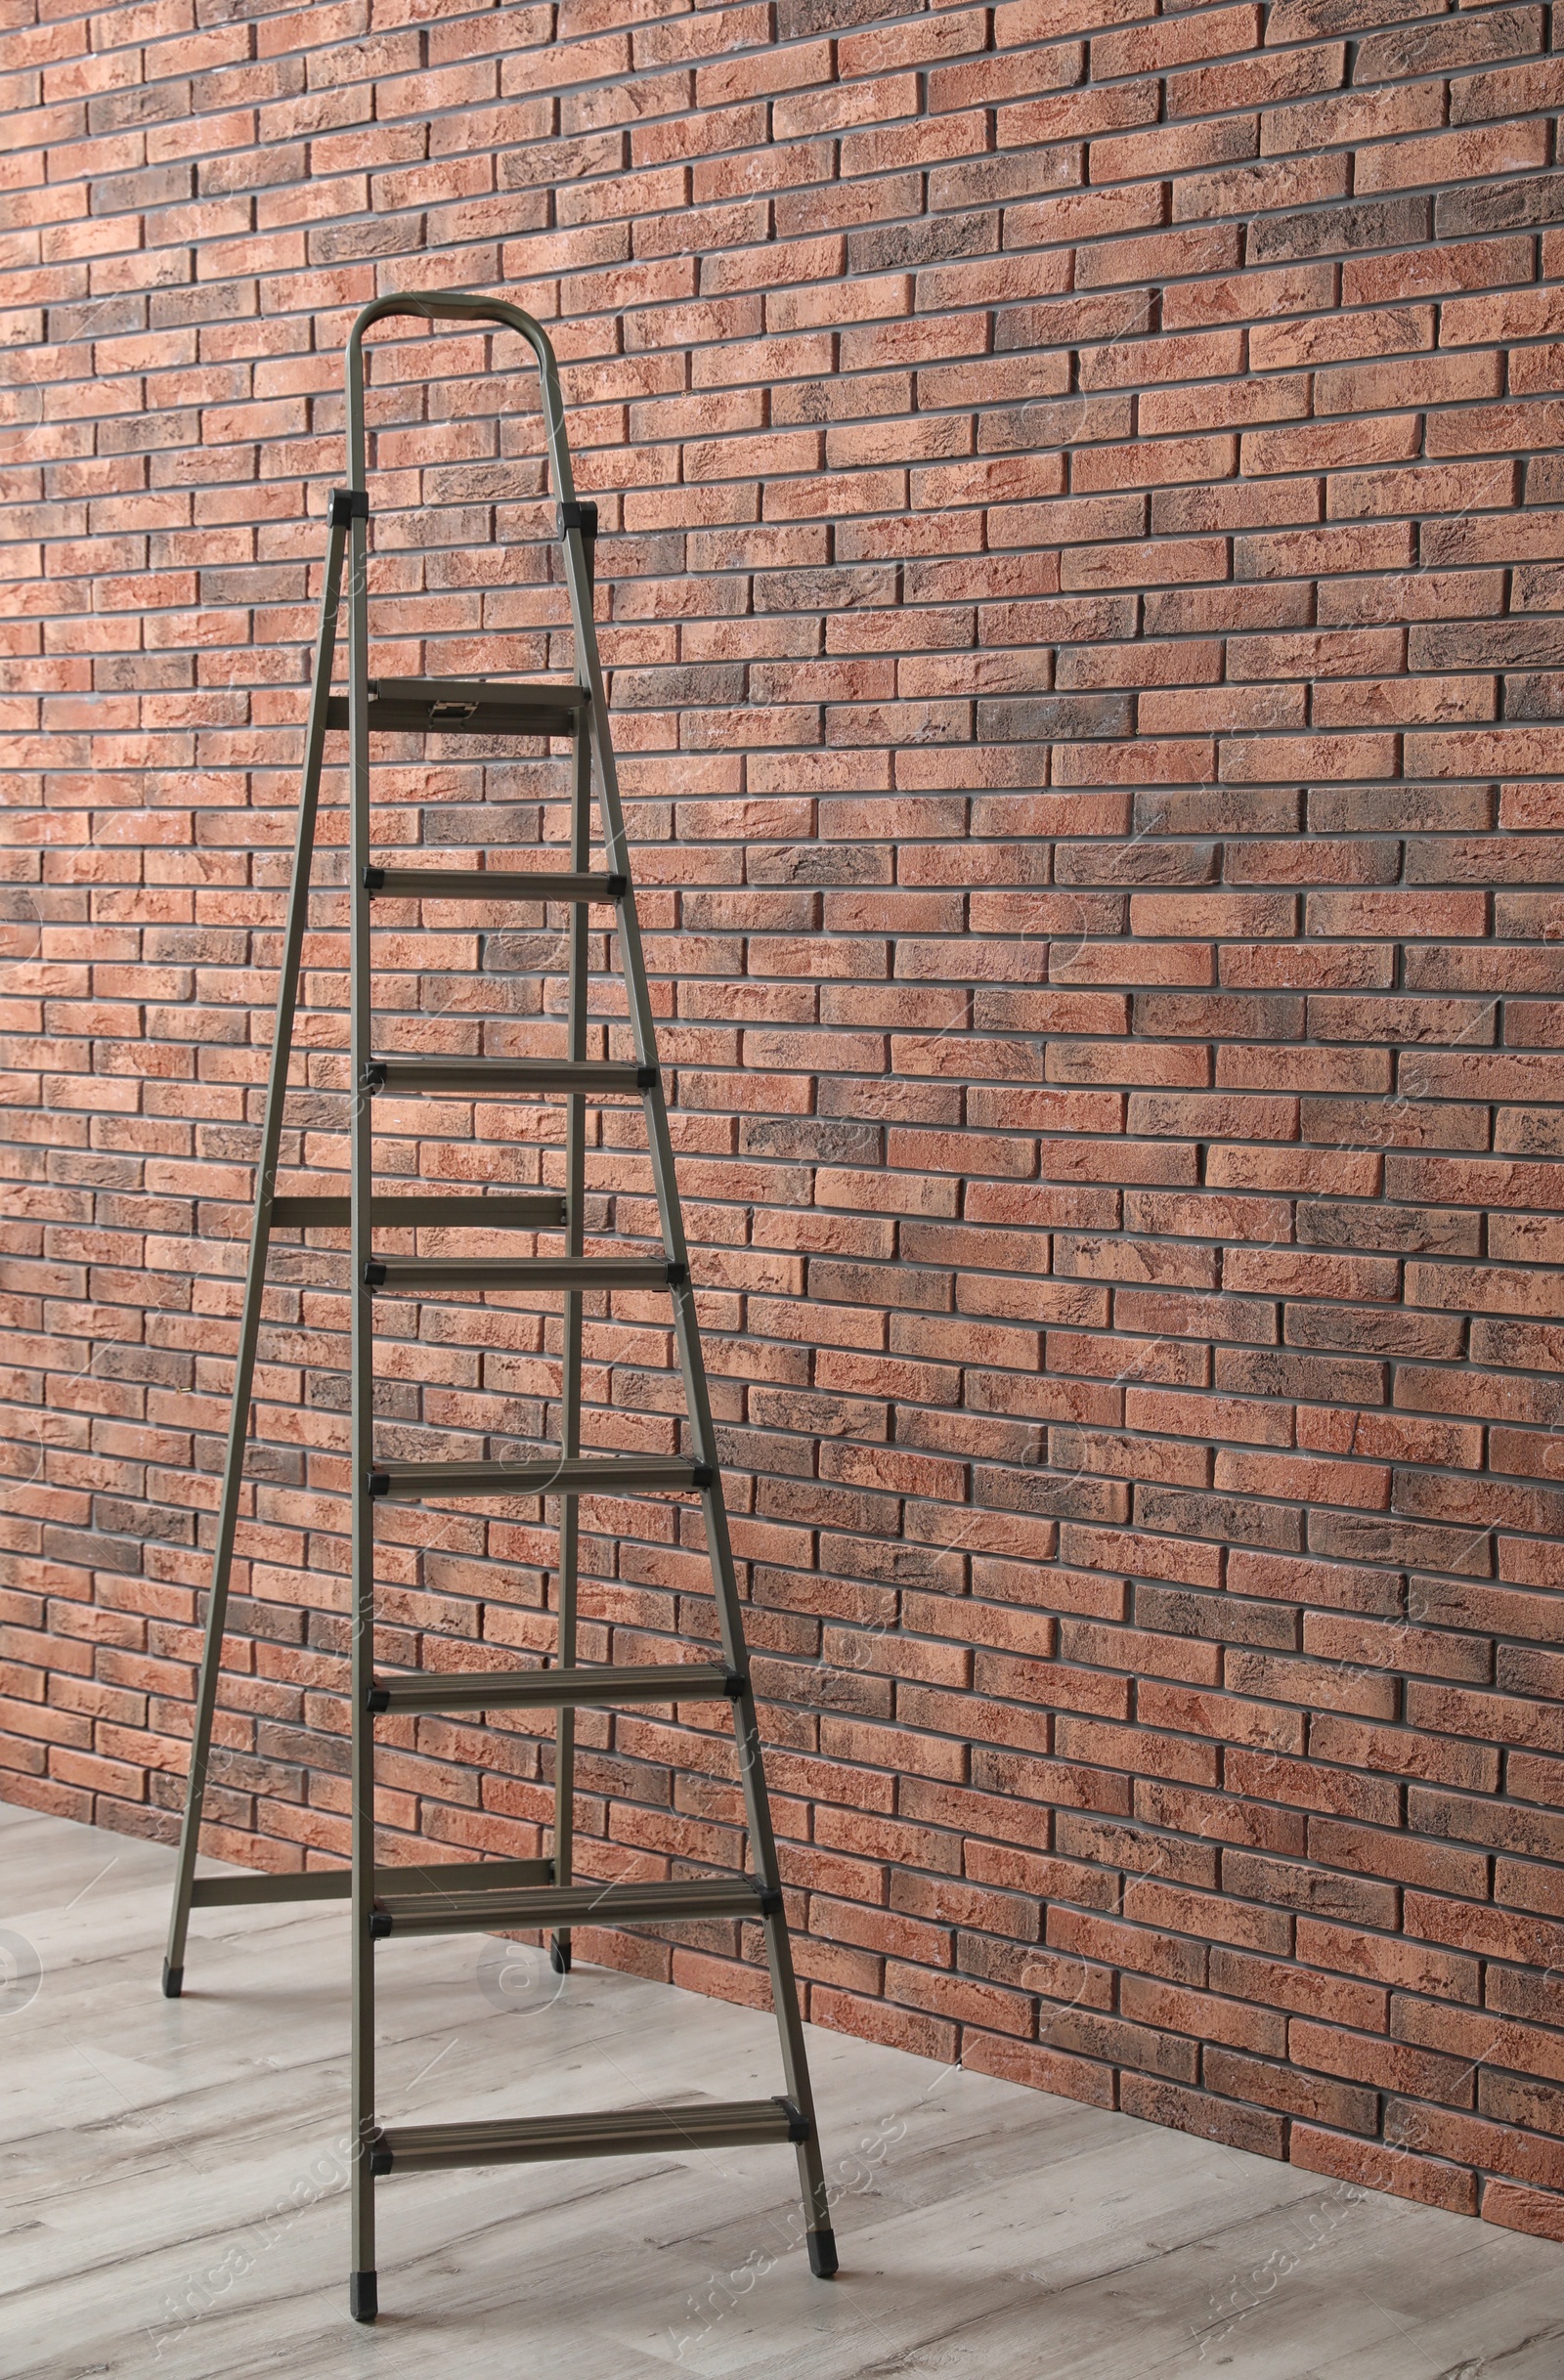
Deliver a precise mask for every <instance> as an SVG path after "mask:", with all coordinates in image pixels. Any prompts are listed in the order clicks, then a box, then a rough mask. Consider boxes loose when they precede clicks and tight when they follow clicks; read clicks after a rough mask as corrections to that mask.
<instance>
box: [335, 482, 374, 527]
mask: <svg viewBox="0 0 1564 2380" xmlns="http://www.w3.org/2000/svg"><path fill="white" fill-rule="evenodd" d="M327 518H328V520H329V522H330V524H331V527H332V528H333V529H346V527H347V526H348V523H349V522H350V521H367V520H368V519H369V489H368V488H333V489H332V491H331V507H330V511H329V513H328V514H327Z"/></svg>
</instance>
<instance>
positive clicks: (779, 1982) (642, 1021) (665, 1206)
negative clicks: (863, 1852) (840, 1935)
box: [566, 531, 837, 2280]
mask: <svg viewBox="0 0 1564 2380" xmlns="http://www.w3.org/2000/svg"><path fill="white" fill-rule="evenodd" d="M566 551H567V561H568V566H569V568H568V576H569V584H570V595H571V611H572V616H573V620H574V624H575V629H576V646H577V653H578V657H579V658H580V659H583V660H585V662H586V675H587V679H588V681H589V683H590V686H591V693H592V708H591V732H592V744H593V747H594V750H595V752H596V756H597V771H598V775H597V784H598V794H599V799H600V801H601V803H602V822H603V842H604V844H605V846H606V848H607V854H608V864H609V866H610V867H611V868H612V869H614V870H616V871H618V872H619V873H622V874H623V875H625V876H627V877H628V876H629V874H630V846H629V843H628V841H627V838H626V834H625V818H624V811H623V808H622V806H621V803H620V798H619V778H618V774H617V771H616V769H615V765H614V748H613V741H612V738H611V736H610V733H609V726H608V708H607V703H606V700H605V697H604V693H603V679H602V671H601V668H600V666H599V664H598V660H597V646H596V639H595V636H594V635H593V632H592V625H591V618H590V610H589V606H590V600H591V598H590V590H589V586H588V584H587V580H586V562H585V556H584V555H583V553H582V550H581V539H580V535H579V532H576V531H572V532H571V534H570V536H569V538H568V539H567V541H566ZM619 937H620V964H621V968H622V971H623V974H624V977H625V987H626V992H627V995H628V997H629V1002H630V1024H631V1028H632V1030H633V1033H634V1038H635V1053H636V1057H637V1059H638V1060H640V1061H641V1062H642V1063H643V1064H655V1062H656V1047H657V1044H656V1027H655V1024H654V1020H653V1017H652V1007H651V996H650V994H649V992H648V990H647V983H646V963H645V959H644V957H643V955H642V951H641V939H640V927H639V924H638V922H637V919H636V914H635V897H634V893H633V891H631V892H630V893H629V894H628V895H627V897H626V898H625V899H624V900H623V901H622V902H621V903H620V906H619ZM645 1109H646V1145H647V1149H648V1152H649V1154H650V1157H651V1165H652V1177H653V1180H654V1182H655V1184H656V1188H657V1204H658V1212H659V1213H660V1215H661V1217H662V1221H663V1245H664V1249H665V1251H666V1253H667V1256H668V1259H669V1262H670V1263H671V1264H673V1265H678V1266H681V1267H683V1268H684V1272H685V1281H686V1285H685V1286H684V1287H682V1288H680V1289H678V1290H676V1291H675V1292H674V1296H673V1321H674V1331H675V1336H676V1340H677V1345H678V1357H679V1368H680V1371H681V1372H682V1374H683V1381H684V1397H685V1406H686V1409H687V1411H688V1414H689V1425H690V1440H691V1444H690V1451H691V1453H692V1454H693V1455H694V1457H695V1460H696V1461H697V1462H698V1463H702V1464H706V1465H709V1466H710V1469H711V1477H712V1485H711V1486H710V1487H709V1488H708V1489H707V1490H706V1491H705V1493H704V1497H703V1509H704V1513H705V1520H706V1541H707V1549H708V1553H709V1555H710V1558H711V1564H712V1579H713V1584H714V1587H715V1589H716V1594H717V1621H718V1625H719V1627H720V1630H721V1637H722V1651H723V1656H724V1658H725V1659H726V1661H727V1663H728V1666H730V1668H732V1669H734V1670H735V1671H737V1672H738V1673H739V1674H740V1675H741V1676H742V1677H743V1678H744V1679H745V1688H744V1692H743V1693H742V1695H740V1696H739V1697H737V1698H736V1700H735V1702H734V1705H733V1731H734V1745H735V1751H736V1754H737V1757H738V1761H739V1766H740V1771H741V1776H742V1782H743V1788H744V1806H745V1815H746V1817H747V1819H748V1822H749V1835H750V1847H751V1851H752V1854H753V1857H754V1861H755V1875H756V1880H757V1882H759V1883H760V1886H761V1888H762V1890H764V1891H766V1892H773V1891H774V1892H777V1893H780V1888H781V1874H780V1871H779V1869H778V1866H777V1856H776V1842H775V1838H774V1836H773V1834H772V1831H771V1810H770V1804H769V1802H768V1801H767V1798H766V1792H765V1777H764V1771H763V1767H762V1762H761V1754H760V1728H759V1726H758V1724H757V1721H756V1715H755V1697H754V1692H753V1690H752V1688H751V1687H750V1685H749V1682H748V1681H749V1661H748V1658H747V1655H746V1652H745V1645H744V1622H743V1614H742V1612H741V1610H740V1606H739V1595H738V1582H737V1579H735V1576H734V1571H733V1549H732V1545H731V1542H730V1540H729V1537H728V1529H727V1508H726V1506H725V1504H724V1502H723V1499H722V1475H721V1471H720V1468H719V1467H718V1460H717V1433H716V1431H715V1429H714V1427H713V1423H712V1406H711V1399H710V1396H709V1395H708V1393H707V1385H706V1366H705V1363H704V1362H703V1360H702V1356H701V1338H700V1331H699V1329H698V1328H697V1326H696V1320H695V1298H694V1292H693V1291H692V1290H691V1289H690V1288H689V1287H688V1285H687V1282H688V1266H689V1251H688V1248H687V1246H686V1244H685V1239H684V1225H683V1219H682V1216H681V1214H680V1211H679V1201H678V1183H677V1181H676V1179H675V1176H674V1171H673V1141H672V1138H671V1136H670V1133H669V1128H668V1106H667V1103H666V1101H665V1099H664V1096H663V1088H662V1078H661V1076H659V1077H658V1078H657V1080H656V1081H655V1083H654V1084H653V1087H652V1088H651V1089H650V1090H649V1091H648V1092H647V1093H646V1095H645ZM765 1938H766V1953H767V1959H768V1963H769V1966H770V1970H771V1992H772V1998H773V2001H774V2004H775V2013H776V2021H777V2030H778V2033H779V2035H780V2037H781V2049H782V2067H783V2072H784V2074H785V2075H786V2077H787V2084H788V2091H789V2094H790V2096H791V2098H792V2099H793V2100H794V2103H795V2104H796V2106H797V2107H798V2109H799V2111H800V2113H801V2114H802V2115H803V2116H804V2132H805V2137H804V2140H803V2141H801V2142H799V2144H798V2150H799V2179H800V2184H801V2187H802V2190H803V2195H804V2221H805V2226H806V2239H807V2244H808V2250H809V2265H810V2269H811V2271H813V2272H816V2273H818V2274H819V2276H820V2277H821V2279H823V2280H829V2279H830V2277H831V2276H832V2274H833V2273H834V2272H836V2270H837V2250H836V2240H835V2237H834V2235H833V2232H832V2228H831V2211H830V2203H829V2200H828V2198H827V2194H826V2186H825V2169H824V2166H823V2163H822V2161H821V2156H820V2142H819V2136H818V2131H817V2127H816V2124H815V2117H814V2099H813V2094H812V2092H811V2090H810V2087H809V2064H808V2055H807V2053H806V2051H805V2048H804V2024H803V2020H802V2018H801V2016H800V2014H799V1995H798V1984H797V1979H796V1977H795V1975H794V1971H793V1953H792V1949H791V1946H790V1944H789V1941H788V1932H787V1920H786V1917H785V1915H784V1914H783V1912H782V1909H781V1906H780V1901H778V1903H777V1904H776V1905H774V1906H773V1908H772V1911H771V1914H770V1915H769V1916H768V1917H767V1918H766V1919H765Z"/></svg>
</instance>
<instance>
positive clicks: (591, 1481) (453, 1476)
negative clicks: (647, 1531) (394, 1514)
mask: <svg viewBox="0 0 1564 2380" xmlns="http://www.w3.org/2000/svg"><path fill="white" fill-rule="evenodd" d="M715 1476H716V1475H715V1473H714V1472H713V1470H712V1467H711V1465H710V1464H709V1463H696V1462H687V1461H685V1460H684V1459H683V1457H682V1456H680V1457H677V1458H675V1457H674V1456H673V1455H661V1454H659V1455H640V1454H595V1455H594V1454H573V1455H571V1456H570V1457H569V1459H568V1460H567V1459H566V1458H565V1457H564V1456H563V1455H558V1454H549V1455H544V1456H543V1458H542V1460H536V1459H534V1460H532V1461H528V1462H503V1461H491V1462H444V1463H412V1462H385V1463H376V1464H375V1466H374V1468H373V1469H372V1470H371V1471H369V1472H368V1473H367V1474H366V1484H367V1486H368V1488H369V1493H370V1494H371V1495H387V1496H394V1497H396V1498H397V1499H398V1500H399V1501H402V1502H405V1503H408V1502H411V1503H416V1502H417V1501H419V1499H420V1498H423V1497H434V1496H445V1495H654V1494H659V1493H665V1492H666V1493H672V1494H675V1495H690V1494H693V1493H695V1491H696V1490H697V1489H701V1488H709V1487H710V1486H711V1485H712V1481H713V1479H714V1477H715Z"/></svg>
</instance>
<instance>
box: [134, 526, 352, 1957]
mask: <svg viewBox="0 0 1564 2380" xmlns="http://www.w3.org/2000/svg"><path fill="white" fill-rule="evenodd" d="M344 536H345V530H344V528H343V527H342V526H341V525H340V524H339V523H338V522H337V521H336V520H335V519H334V518H333V521H332V524H331V529H330V534H329V537H328V540H327V543H326V579H325V584H323V586H322V589H321V617H320V625H319V627H318V629H317V633H316V643H315V680H314V685H313V687H312V690H311V695H310V710H309V720H308V725H307V727H306V730H305V744H304V768H303V776H302V783H301V787H300V792H299V812H298V821H297V825H296V828H295V833H294V845H293V883H292V886H291V888H290V890H289V893H288V906H287V924H286V928H285V930H284V932H283V937H282V960H281V963H280V970H279V974H278V985H277V1009H276V1014H275V1017H274V1020H273V1026H272V1058H271V1066H270V1070H269V1073H268V1077H267V1086H266V1117H265V1121H264V1123H263V1124H262V1127H261V1147H260V1155H259V1159H258V1161H257V1164H256V1171H255V1215H254V1220H253V1223H252V1225H251V1228H250V1253H249V1266H248V1270H247V1272H246V1274H245V1278H244V1307H243V1315H242V1319H241V1320H240V1323H239V1353H238V1356H237V1358H236V1360H235V1365H234V1406H233V1411H232V1413H231V1414H230V1416H229V1425H228V1450H227V1452H226V1454H225V1456H224V1459H223V1490H222V1495H221V1498H220V1500H219V1503H218V1508H217V1538H216V1543H215V1545H214V1547H213V1550H212V1583H211V1589H210V1592H209V1594H208V1598H207V1606H206V1634H205V1640H204V1642H203V1644H202V1647H201V1666H200V1678H199V1682H198V1684H197V1686H196V1689H195V1727H194V1730H193V1733H192V1737H191V1750H190V1771H189V1776H188V1779H187V1782H186V1787H185V1815H184V1821H183V1824H182V1825H181V1828H180V1836H179V1864H178V1868H177V1870H176V1872H175V1880H174V1905H173V1908H172V1910H171V1911H170V1913H169V1920H168V1946H167V1950H166V1952H165V1954H164V1958H163V1991H164V1993H165V1995H166V1996H167V1997H168V1998H169V1999H170V2000H177V1999H178V1998H179V1995H180V1993H181V1991H182V1989H183V1988H184V1981H185V1940H186V1935H187V1932H188V1930H189V1926H190V1903H191V1887H192V1885H193V1883H194V1882H195V1853H196V1850H197V1847H198V1845H199V1841H200V1831H201V1804H202V1801H203V1799H204V1797H205V1792H206V1775H207V1768H208V1764H209V1761H210V1757H211V1742H212V1720H213V1715H214V1713H215V1711H216V1708H217V1681H218V1674H219V1671H220V1669H221V1666H222V1656H223V1628H224V1624H225V1623H226V1620H227V1617H228V1590H229V1579H230V1577H231V1574H232V1571H233V1566H234V1536H235V1533H236V1531H237V1529H238V1526H239V1493H240V1490H241V1488H242V1485H243V1478H244V1447H245V1441H246V1439H247V1437H248V1435H249V1406H250V1389H251V1386H252V1384H253V1382H254V1377H255V1347H256V1341H257V1339H258V1338H259V1336H260V1327H261V1300H262V1297H263V1294H264V1292H265V1288H266V1254H267V1248H268V1245H269V1243H270V1239H271V1233H272V1198H273V1193H274V1190H275V1188H276V1181H277V1152H278V1149H279V1147H280V1146H281V1143H282V1113H283V1108H284V1105H285V1103H286V1095H287V1069H288V1059H289V1056H290V1053H291V1050H292V1042H293V1012H294V1009H295V1007H296V1006H297V1002H298V981H299V960H300V954H301V952H302V950H303V946H304V930H305V926H306V924H307V922H308V918H309V906H310V865H311V860H312V858H313V855H314V848H315V819H316V811H317V808H318V806H319V802H320V794H321V760H322V755H323V752H324V750H325V743H326V698H327V695H328V693H329V689H330V678H331V655H332V651H333V649H334V647H335V644H336V623H337V603H338V598H339V595H340V592H341V585H342V548H343V541H344Z"/></svg>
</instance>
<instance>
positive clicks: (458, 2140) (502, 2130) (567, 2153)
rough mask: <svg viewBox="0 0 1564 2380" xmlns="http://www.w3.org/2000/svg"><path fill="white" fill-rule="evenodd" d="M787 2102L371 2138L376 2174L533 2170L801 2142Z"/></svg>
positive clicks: (534, 2119)
mask: <svg viewBox="0 0 1564 2380" xmlns="http://www.w3.org/2000/svg"><path fill="white" fill-rule="evenodd" d="M808 2137H809V2127H808V2125H807V2124H806V2123H805V2121H804V2117H803V2116H802V2115H801V2114H800V2112H799V2110H798V2108H797V2107H795V2105H794V2104H793V2101H792V2100H791V2099H729V2100H727V2101H725V2102H724V2101H722V2100H705V2101H700V2100H698V2101H696V2103H695V2104H694V2105H692V2106H687V2107H627V2108H625V2109H624V2110H623V2111H621V2110H619V2109H610V2108H602V2109H594V2110H593V2111H592V2112H591V2113H589V2114H585V2115H542V2116H539V2115H535V2116H500V2117H499V2118H498V2119H495V2118H491V2119H490V2121H489V2122H488V2123H482V2124H398V2125H395V2126H393V2127H392V2129H391V2130H390V2131H388V2132H380V2133H379V2134H377V2135H376V2138H375V2141H374V2145H373V2147H372V2149H371V2150H370V2156H369V2169H370V2171H371V2173H374V2174H419V2173H423V2174H427V2173H438V2172H440V2171H442V2170H448V2169H450V2168H451V2167H453V2166H458V2165H532V2164H538V2163H541V2162H542V2161H543V2160H544V2159H546V2158H552V2157H637V2156H649V2155H654V2154H656V2152H657V2151H659V2150H665V2151H666V2150H674V2151H676V2150H679V2149H685V2148H760V2147H764V2146H766V2145H768V2144H769V2143H770V2142H799V2141H806V2140H807V2139H808Z"/></svg>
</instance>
